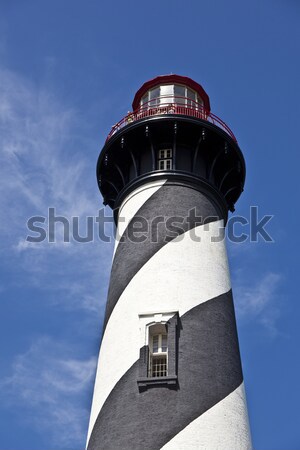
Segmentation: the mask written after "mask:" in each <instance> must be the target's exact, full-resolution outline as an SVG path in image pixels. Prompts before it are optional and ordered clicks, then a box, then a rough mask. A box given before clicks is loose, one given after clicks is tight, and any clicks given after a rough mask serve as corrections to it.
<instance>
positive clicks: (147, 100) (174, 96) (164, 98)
mask: <svg viewBox="0 0 300 450" xmlns="http://www.w3.org/2000/svg"><path fill="white" fill-rule="evenodd" d="M168 103H176V104H177V105H183V106H187V107H188V108H193V109H197V108H198V104H200V105H203V101H202V99H201V98H200V97H199V95H198V94H197V92H196V91H194V90H193V89H190V88H188V87H186V86H184V85H180V84H175V85H174V84H163V85H161V86H156V87H154V88H152V89H150V90H149V91H148V92H147V93H146V94H144V95H143V97H142V99H141V106H143V105H146V106H148V107H149V108H155V107H159V106H161V107H166V105H167V104H168Z"/></svg>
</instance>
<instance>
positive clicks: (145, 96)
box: [141, 92, 148, 105]
mask: <svg viewBox="0 0 300 450" xmlns="http://www.w3.org/2000/svg"><path fill="white" fill-rule="evenodd" d="M147 102H148V92H147V94H145V95H144V96H143V97H142V100H141V105H144V104H145V103H147Z"/></svg>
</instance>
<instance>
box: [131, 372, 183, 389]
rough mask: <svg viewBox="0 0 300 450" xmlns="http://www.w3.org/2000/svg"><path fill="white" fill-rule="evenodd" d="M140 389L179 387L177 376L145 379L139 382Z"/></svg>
mask: <svg viewBox="0 0 300 450" xmlns="http://www.w3.org/2000/svg"><path fill="white" fill-rule="evenodd" d="M137 384H138V387H139V389H147V388H148V387H152V386H166V387H169V388H175V387H177V375H169V376H166V377H145V378H139V379H138V380H137Z"/></svg>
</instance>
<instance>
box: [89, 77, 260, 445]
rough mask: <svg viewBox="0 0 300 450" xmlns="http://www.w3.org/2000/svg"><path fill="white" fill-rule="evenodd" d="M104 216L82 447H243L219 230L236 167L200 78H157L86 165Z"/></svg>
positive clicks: (240, 173) (231, 141)
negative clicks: (108, 216)
mask: <svg viewBox="0 0 300 450" xmlns="http://www.w3.org/2000/svg"><path fill="white" fill-rule="evenodd" d="M97 180H98V184H99V189H100V191H101V194H102V195H103V199H104V204H105V205H109V206H110V207H111V208H112V210H113V212H114V218H115V222H116V242H115V250H114V256H113V262H112V269H111V276H110V283H109V289H108V298H107V304H106V311H105V319H104V325H103V336H102V342H101V348H100V354H99V360H98V368H97V373H96V380H95V387H94V395H93V401H92V409H91V416H90V423H89V430H88V439H87V449H88V450H102V449H103V450H110V449H111V450H118V449H122V450H159V449H164V450H186V449H189V450H192V449H195V450H196V449H203V450H216V449H219V450H229V449H230V450H246V449H247V450H248V449H251V448H252V446H251V436H250V431H249V423H248V413H247V405H246V399H245V392H244V382H243V374H242V368H241V360H240V352H239V344H238V336H237V330H236V320H235V313H234V306H233V298H232V291H231V283H230V275H229V270H228V262H227V252H226V243H225V238H224V235H225V233H224V230H225V227H226V222H227V219H228V212H229V211H234V205H235V203H236V201H237V200H238V198H239V196H240V194H241V192H242V191H243V186H244V181H245V162H244V158H243V155H242V152H241V150H240V148H239V146H238V144H237V141H236V138H235V136H234V134H233V132H232V131H231V130H230V128H229V127H228V126H227V125H226V124H225V123H224V122H223V121H222V120H221V119H220V118H218V117H217V116H216V115H214V114H213V113H212V112H211V109H210V101H209V97H208V95H207V94H206V92H205V91H204V89H203V88H202V86H201V85H200V84H198V83H197V82H195V81H193V80H192V79H190V78H188V77H184V76H179V75H165V76H158V77H156V78H154V79H152V80H150V81H147V82H146V83H144V84H143V86H142V87H141V88H140V89H139V90H138V91H137V93H136V95H135V97H134V100H133V104H132V112H129V113H128V114H127V115H126V116H125V117H124V118H123V119H121V120H120V122H118V123H117V124H116V125H115V126H114V127H113V128H112V130H111V132H110V133H109V135H108V137H107V140H106V142H105V145H104V147H103V149H102V151H101V153H100V156H99V159H98V164H97Z"/></svg>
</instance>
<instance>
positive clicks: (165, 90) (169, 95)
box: [160, 84, 174, 104]
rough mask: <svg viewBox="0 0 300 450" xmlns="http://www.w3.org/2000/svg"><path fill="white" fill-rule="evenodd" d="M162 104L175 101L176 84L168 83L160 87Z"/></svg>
mask: <svg viewBox="0 0 300 450" xmlns="http://www.w3.org/2000/svg"><path fill="white" fill-rule="evenodd" d="M160 95H161V100H160V103H161V104H166V103H173V101H174V85H173V84H166V85H163V86H161V87H160Z"/></svg>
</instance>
